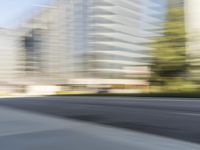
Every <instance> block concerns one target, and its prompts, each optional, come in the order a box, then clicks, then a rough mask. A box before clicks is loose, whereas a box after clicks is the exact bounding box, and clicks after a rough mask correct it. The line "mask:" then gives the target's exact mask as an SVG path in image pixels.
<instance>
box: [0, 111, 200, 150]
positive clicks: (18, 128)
mask: <svg viewBox="0 0 200 150" xmlns="http://www.w3.org/2000/svg"><path fill="white" fill-rule="evenodd" d="M0 119H1V120H0V148H1V149H2V150H199V149H200V145H197V144H191V143H186V142H182V141H178V140H172V139H168V138H163V137H159V136H154V135H149V134H143V133H138V132H131V131H129V130H122V129H116V128H111V127H106V126H99V125H94V124H90V123H85V122H79V121H73V120H66V119H60V118H54V117H50V116H45V115H39V114H33V113H30V112H26V111H19V110H14V109H9V108H4V107H0Z"/></svg>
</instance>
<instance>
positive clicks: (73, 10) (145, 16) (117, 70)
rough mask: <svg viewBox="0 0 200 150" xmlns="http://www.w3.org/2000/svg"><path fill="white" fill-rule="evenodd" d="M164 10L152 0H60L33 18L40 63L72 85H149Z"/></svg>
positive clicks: (161, 3)
mask: <svg viewBox="0 0 200 150" xmlns="http://www.w3.org/2000/svg"><path fill="white" fill-rule="evenodd" d="M163 10H164V6H163V1H159V2H157V1H156V2H155V1H152V0H58V1H55V3H54V4H53V5H51V6H44V7H43V8H42V9H41V11H40V13H38V15H35V16H33V18H32V19H31V21H29V22H28V24H29V25H28V27H29V29H30V31H31V30H37V31H39V32H40V34H41V35H40V38H37V40H38V39H40V40H39V41H37V42H35V44H36V45H38V46H39V47H38V48H37V51H38V50H40V52H39V53H38V54H40V55H41V56H37V59H39V60H40V61H39V60H37V59H36V62H37V63H36V66H37V67H39V68H41V66H45V67H44V68H43V71H44V72H46V73H47V74H51V75H53V74H54V75H55V77H57V79H58V77H59V76H60V77H61V76H62V77H63V78H64V79H65V83H66V84H67V83H69V84H73V83H75V84H116V85H117V84H119V85H121V84H122V85H123V84H131V85H136V86H146V85H148V82H147V78H148V76H149V74H150V69H149V66H150V64H151V50H152V49H151V47H150V45H149V43H151V38H152V37H153V36H154V35H155V34H156V33H154V31H155V28H159V27H160V24H161V22H162V18H163V15H164V13H163ZM38 16H39V17H38ZM38 18H39V19H38ZM31 32H32V35H31V36H33V31H31ZM39 43H40V44H39ZM35 47H37V46H35ZM26 50H28V49H27V48H26ZM39 62H40V63H39ZM41 64H43V65H41ZM37 67H36V68H37ZM47 70H48V71H47ZM36 72H38V71H36ZM39 72H41V70H40V71H39ZM43 75H44V74H43ZM63 81H64V80H63Z"/></svg>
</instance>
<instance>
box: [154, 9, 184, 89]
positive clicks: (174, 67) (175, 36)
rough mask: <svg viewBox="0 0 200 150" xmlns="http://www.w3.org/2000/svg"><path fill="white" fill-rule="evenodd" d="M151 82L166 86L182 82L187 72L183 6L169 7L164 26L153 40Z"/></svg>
mask: <svg viewBox="0 0 200 150" xmlns="http://www.w3.org/2000/svg"><path fill="white" fill-rule="evenodd" d="M153 48H154V51H153V57H154V59H153V63H152V66H151V67H152V77H151V81H152V84H155V83H156V84H159V85H160V86H163V87H167V86H168V85H170V84H171V83H174V84H175V83H178V82H179V83H180V82H183V81H184V79H185V76H186V73H187V63H186V60H187V55H186V32H185V23H184V8H183V7H182V6H176V7H170V8H169V9H168V12H167V15H166V21H165V23H164V28H163V29H162V31H161V33H160V36H157V37H155V39H154V42H153Z"/></svg>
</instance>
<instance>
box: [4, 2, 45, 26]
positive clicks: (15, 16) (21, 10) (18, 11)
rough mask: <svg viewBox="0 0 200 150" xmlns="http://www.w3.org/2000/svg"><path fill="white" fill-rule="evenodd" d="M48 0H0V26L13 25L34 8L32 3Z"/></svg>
mask: <svg viewBox="0 0 200 150" xmlns="http://www.w3.org/2000/svg"><path fill="white" fill-rule="evenodd" d="M48 1H49V0H0V27H13V26H15V25H17V24H18V23H19V20H23V19H25V18H26V17H27V16H28V15H29V14H31V12H32V11H33V10H34V9H36V7H35V6H34V5H37V4H45V3H47V2H48Z"/></svg>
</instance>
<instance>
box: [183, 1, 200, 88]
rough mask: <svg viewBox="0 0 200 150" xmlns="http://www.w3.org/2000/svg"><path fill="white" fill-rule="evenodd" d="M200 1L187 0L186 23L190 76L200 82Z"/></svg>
mask: <svg viewBox="0 0 200 150" xmlns="http://www.w3.org/2000/svg"><path fill="white" fill-rule="evenodd" d="M199 5H200V1H198V0H185V18H186V19H185V23H186V30H187V34H188V42H187V50H188V57H189V59H188V60H189V63H190V69H189V78H190V79H191V80H192V81H194V82H196V83H197V84H198V85H199V83H200V9H199Z"/></svg>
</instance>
